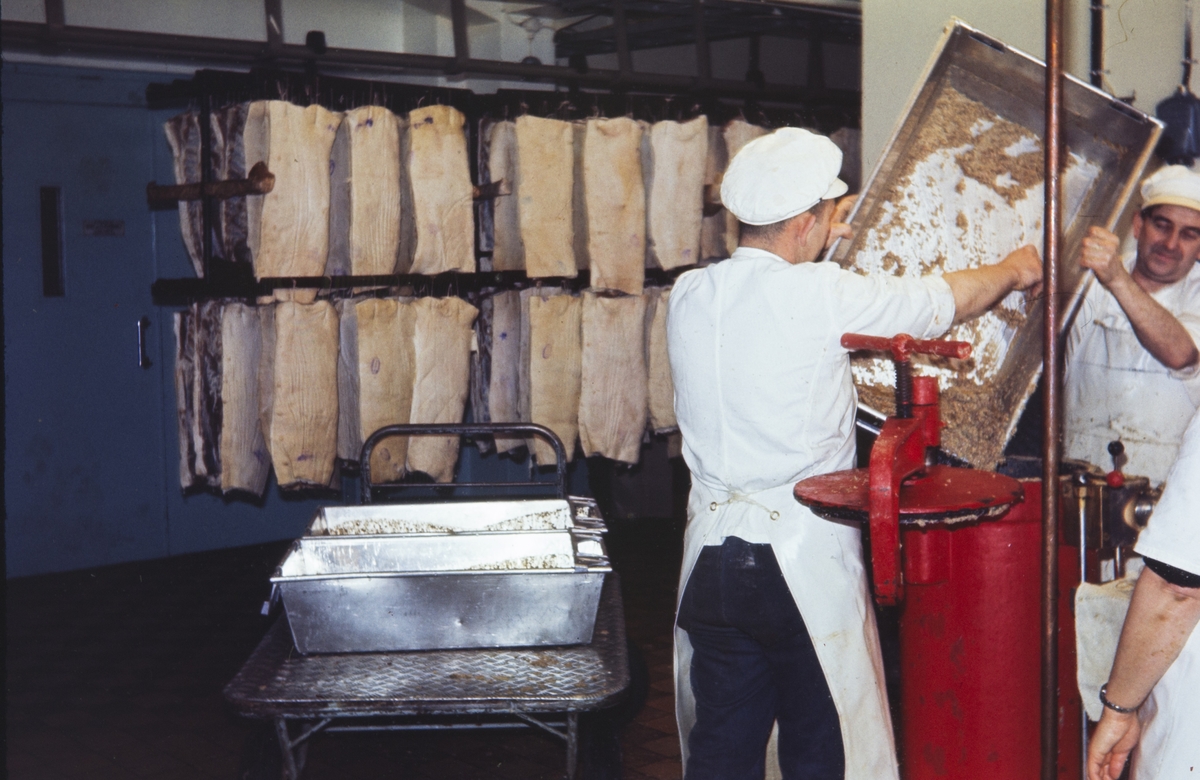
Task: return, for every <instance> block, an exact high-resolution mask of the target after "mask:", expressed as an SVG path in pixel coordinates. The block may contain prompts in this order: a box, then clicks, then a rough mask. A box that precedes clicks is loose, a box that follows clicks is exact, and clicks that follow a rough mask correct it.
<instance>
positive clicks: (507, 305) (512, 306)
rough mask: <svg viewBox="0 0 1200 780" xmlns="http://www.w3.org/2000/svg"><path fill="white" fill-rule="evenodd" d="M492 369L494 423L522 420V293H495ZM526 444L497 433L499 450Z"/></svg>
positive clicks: (491, 414)
mask: <svg viewBox="0 0 1200 780" xmlns="http://www.w3.org/2000/svg"><path fill="white" fill-rule="evenodd" d="M491 305H492V327H491V370H490V372H489V375H488V393H487V405H488V417H489V420H490V422H494V423H514V422H520V421H521V404H520V389H521V378H520V373H521V372H520V364H521V293H520V292H519V291H517V290H505V291H504V292H498V293H496V294H495V295H493V296H492V299H491ZM523 446H525V440H524V439H520V438H513V437H505V436H497V437H496V450H497V451H498V452H509V451H511V450H515V449H517V448H519V447H523Z"/></svg>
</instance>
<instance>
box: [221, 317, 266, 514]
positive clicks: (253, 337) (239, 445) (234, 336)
mask: <svg viewBox="0 0 1200 780" xmlns="http://www.w3.org/2000/svg"><path fill="white" fill-rule="evenodd" d="M261 357H262V323H261V320H260V318H259V315H258V311H257V310H256V309H255V307H253V306H247V305H246V304H244V303H229V304H226V305H225V306H224V307H222V310H221V435H220V442H221V492H223V493H229V492H230V491H235V490H237V491H243V492H246V493H251V494H253V495H256V496H261V495H262V494H263V491H264V490H265V489H266V487H267V475H268V474H269V472H270V470H271V457H270V455H269V454H268V453H267V443H266V440H265V439H264V438H263V432H262V424H261V423H260V421H259V416H258V408H259V400H258V371H259V363H260V360H261Z"/></svg>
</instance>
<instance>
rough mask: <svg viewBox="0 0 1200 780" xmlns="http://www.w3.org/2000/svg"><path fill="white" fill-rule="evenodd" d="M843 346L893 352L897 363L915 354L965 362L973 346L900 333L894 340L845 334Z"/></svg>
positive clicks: (850, 348) (961, 342) (858, 334)
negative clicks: (916, 337)
mask: <svg viewBox="0 0 1200 780" xmlns="http://www.w3.org/2000/svg"><path fill="white" fill-rule="evenodd" d="M842 346H843V347H844V348H846V349H849V350H860V349H865V350H872V351H876V352H891V353H892V357H893V358H895V360H896V362H898V363H903V362H906V361H907V360H908V359H909V357H910V356H911V355H913V354H922V355H941V356H942V357H949V358H958V359H959V360H965V359H966V358H969V357H971V345H970V344H969V343H968V342H966V341H941V340H936V341H935V340H933V339H915V338H913V337H912V336H910V335H908V334H907V333H900V334H897V335H895V336H893V337H892V338H890V339H889V338H884V337H883V336H864V335H862V334H860V333H845V334H843V335H842Z"/></svg>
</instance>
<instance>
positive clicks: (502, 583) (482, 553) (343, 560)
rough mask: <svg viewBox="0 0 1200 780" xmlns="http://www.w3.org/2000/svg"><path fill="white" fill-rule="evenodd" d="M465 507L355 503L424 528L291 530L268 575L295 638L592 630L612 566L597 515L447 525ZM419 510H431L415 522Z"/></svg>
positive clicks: (404, 642)
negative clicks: (571, 524)
mask: <svg viewBox="0 0 1200 780" xmlns="http://www.w3.org/2000/svg"><path fill="white" fill-rule="evenodd" d="M474 503H475V505H476V506H477V504H478V503H482V502H474ZM494 503H496V504H498V505H501V506H499V507H496V508H494V510H495V511H493V512H492V514H491V515H490V517H493V518H494V517H497V516H502V515H504V514H506V513H505V511H504V505H513V504H515V505H527V504H529V503H530V502H494ZM548 503H556V504H566V502H565V501H556V502H548ZM464 506H472V504H471V503H468V504H425V505H392V506H372V507H356V508H354V509H360V510H367V509H371V510H378V511H379V515H378V516H376V517H374V518H371V519H370V522H371V523H373V524H376V525H377V526H379V527H380V528H388V526H389V517H388V515H389V514H391V515H392V517H393V519H395V518H397V517H398V518H399V519H400V521H401V522H400V525H401V526H402V527H404V528H413V527H417V528H420V527H421V526H422V525H424V526H425V527H424V530H419V531H418V532H415V533H387V534H357V535H336V534H334V535H330V534H328V533H324V534H321V535H311V536H304V537H301V538H300V539H298V540H296V541H295V542H294V543H293V544H292V546H291V548H290V549H289V550H288V552H287V554H286V555H285V557H284V559H283V561H282V562H281V563H280V565H279V567H278V568H277V569H276V571H275V575H274V576H273V577H272V578H271V582H272V584H273V585H274V586H276V587H278V589H279V595H280V596H281V597H282V600H283V604H284V609H285V611H286V612H287V616H288V621H289V623H290V625H291V630H292V637H293V640H294V642H295V644H296V648H297V649H298V650H299V651H300V652H302V653H346V652H383V651H392V650H438V649H449V648H478V647H528V646H538V645H571V644H580V643H586V642H589V641H591V638H592V630H593V626H594V624H595V619H596V607H597V604H598V603H599V599H600V589H601V586H602V585H603V583H604V576H605V574H606V573H607V572H610V571H611V570H612V569H611V567H610V566H609V562H608V557H607V553H606V550H605V547H604V541H603V537H602V535H601V533H600V532H601V531H602V530H603V524H602V522H601V521H600V520H599V518H597V517H588V518H587V525H586V526H585V527H579V528H571V529H558V530H515V531H514V530H509V531H487V530H476V531H474V532H471V531H466V532H462V531H456V530H454V529H453V528H452V527H451V528H447V524H448V523H449V524H450V525H451V526H452V525H453V521H454V517H452V516H451V515H448V514H447V512H446V507H453V508H455V509H461V508H462V507H464ZM510 508H511V507H510ZM516 508H517V509H528V508H529V507H528V506H524V507H522V506H518V507H516ZM334 514H335V518H334V519H335V521H336V519H337V518H336V514H337V513H334ZM507 514H509V515H512V516H518V517H519V516H520V514H521V513H520V512H519V511H512V512H508V513H507ZM551 514H552V515H556V514H559V513H554V512H552V513H551ZM423 516H429V517H432V518H433V519H434V520H433V521H432V522H429V523H425V524H422V522H421V519H422V517H423ZM470 517H475V518H478V517H479V515H474V516H469V515H466V514H463V515H460V516H459V518H460V519H463V520H464V522H463V523H462V524H463V525H465V526H470V525H472V524H475V525H478V524H479V523H478V522H475V523H472V522H468V521H467V518H470ZM329 520H330V513H329V512H328V510H327V511H326V512H325V513H324V514H319V515H318V517H317V518H315V519H314V523H313V525H314V526H320V527H321V529H323V530H325V531H327V530H328V523H329ZM362 520H363V518H357V519H355V520H354V524H355V525H356V526H357V525H358V524H360V523H361V522H362ZM484 527H485V528H486V525H485V526H484ZM392 530H396V528H395V527H393V528H392Z"/></svg>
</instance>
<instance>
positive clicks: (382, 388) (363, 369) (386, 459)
mask: <svg viewBox="0 0 1200 780" xmlns="http://www.w3.org/2000/svg"><path fill="white" fill-rule="evenodd" d="M354 317H355V320H356V321H357V325H358V344H357V349H358V366H357V368H358V414H359V420H360V432H361V433H360V436H359V441H360V442H365V441H366V439H367V437H368V436H370V435H371V434H372V433H374V432H375V431H377V430H379V429H380V428H382V427H384V426H385V425H396V424H405V423H408V422H410V421H411V418H412V403H413V383H414V381H415V379H416V368H417V356H416V352H415V345H414V342H413V337H414V332H415V328H416V320H417V307H416V305H415V302H414V301H413V300H412V299H409V298H402V299H397V298H368V299H367V300H365V301H360V302H359V303H358V304H357V305H355V307H354ZM408 446H409V438H408V437H407V436H387V437H385V438H383V439H381V440H380V441H379V442H378V443H377V444H376V445H375V449H374V450H373V451H372V453H371V482H372V483H373V484H382V483H387V482H397V481H399V480H401V479H403V478H404V475H405V474H406V473H407V468H406V466H405V462H406V460H407V459H408ZM360 448H361V444H360ZM357 458H358V453H356V454H355V459H357Z"/></svg>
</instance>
